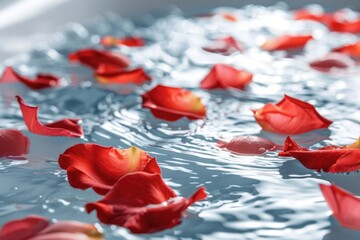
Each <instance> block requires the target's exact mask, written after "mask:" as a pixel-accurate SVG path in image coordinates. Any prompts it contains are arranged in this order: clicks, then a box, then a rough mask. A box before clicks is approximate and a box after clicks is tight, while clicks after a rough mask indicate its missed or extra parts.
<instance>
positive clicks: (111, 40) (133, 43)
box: [100, 36, 145, 47]
mask: <svg viewBox="0 0 360 240" xmlns="http://www.w3.org/2000/svg"><path fill="white" fill-rule="evenodd" d="M100 44H102V45H103V46H105V47H115V46H119V45H120V46H121V45H123V46H127V47H143V46H144V45H145V41H144V39H143V38H142V37H134V36H130V37H124V38H117V37H114V36H105V37H102V38H101V40H100Z"/></svg>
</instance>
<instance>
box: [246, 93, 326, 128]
mask: <svg viewBox="0 0 360 240" xmlns="http://www.w3.org/2000/svg"><path fill="white" fill-rule="evenodd" d="M253 112H254V117H255V119H256V121H257V122H258V123H259V125H260V126H261V127H262V128H263V129H264V130H266V131H269V132H274V133H279V134H301V133H305V132H309V131H313V130H316V129H321V128H328V127H329V125H330V124H331V123H332V121H329V120H328V119H326V118H324V117H322V116H321V115H320V114H319V113H318V112H317V111H316V109H315V108H314V106H313V105H311V104H309V103H307V102H304V101H301V100H299V99H296V98H293V97H290V96H287V95H285V97H284V98H283V99H282V100H281V101H280V102H278V103H277V104H275V105H274V104H272V103H267V104H266V105H265V106H264V107H263V108H260V109H258V110H253Z"/></svg>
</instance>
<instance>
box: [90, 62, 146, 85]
mask: <svg viewBox="0 0 360 240" xmlns="http://www.w3.org/2000/svg"><path fill="white" fill-rule="evenodd" d="M95 79H96V80H97V81H98V82H99V83H102V84H113V83H117V84H129V83H133V84H137V85H141V84H143V83H144V82H147V81H150V80H151V77H150V76H149V75H148V74H147V73H146V72H145V71H144V69H143V68H136V69H133V70H124V69H122V68H117V69H114V68H113V67H109V66H108V65H100V66H99V68H98V69H96V72H95Z"/></svg>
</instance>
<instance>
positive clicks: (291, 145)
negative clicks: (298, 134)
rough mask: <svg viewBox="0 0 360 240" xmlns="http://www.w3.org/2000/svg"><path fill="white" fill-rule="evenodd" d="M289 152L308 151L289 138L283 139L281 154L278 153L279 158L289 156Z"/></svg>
mask: <svg viewBox="0 0 360 240" xmlns="http://www.w3.org/2000/svg"><path fill="white" fill-rule="evenodd" d="M290 151H308V149H306V148H303V147H301V146H300V145H299V144H297V143H296V142H295V141H294V140H293V139H292V138H291V137H287V138H286V139H285V146H284V150H283V151H282V152H279V156H282V157H285V156H289V157H291V155H290V153H289V152H290Z"/></svg>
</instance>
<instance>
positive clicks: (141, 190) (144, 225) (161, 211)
mask: <svg viewBox="0 0 360 240" xmlns="http://www.w3.org/2000/svg"><path fill="white" fill-rule="evenodd" d="M205 197H206V193H205V189H204V188H200V189H198V190H197V191H196V192H195V193H194V194H193V195H192V196H191V197H189V198H184V197H178V196H177V195H176V194H175V192H174V191H173V190H172V189H171V188H169V187H168V186H167V185H166V184H165V182H164V181H163V180H162V178H161V176H160V175H159V174H150V173H146V172H135V173H130V174H127V175H126V176H124V177H123V178H121V179H119V181H118V182H117V183H116V184H115V186H114V187H113V188H112V189H111V191H110V192H109V193H108V194H107V195H106V196H105V197H104V198H103V199H101V200H100V201H97V202H94V203H88V204H86V210H87V211H88V212H91V211H93V210H96V211H97V216H98V218H99V220H100V221H101V222H103V223H106V224H115V225H118V226H121V227H125V228H127V229H129V230H130V231H131V232H133V233H151V232H157V231H161V230H164V229H167V228H171V227H174V226H176V225H178V224H180V223H181V217H182V215H183V214H184V212H185V210H186V209H187V208H188V207H189V206H190V205H192V204H193V203H194V202H196V201H199V200H202V199H204V198H205Z"/></svg>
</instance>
